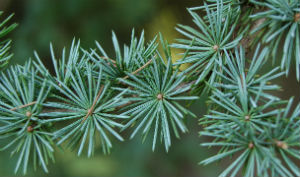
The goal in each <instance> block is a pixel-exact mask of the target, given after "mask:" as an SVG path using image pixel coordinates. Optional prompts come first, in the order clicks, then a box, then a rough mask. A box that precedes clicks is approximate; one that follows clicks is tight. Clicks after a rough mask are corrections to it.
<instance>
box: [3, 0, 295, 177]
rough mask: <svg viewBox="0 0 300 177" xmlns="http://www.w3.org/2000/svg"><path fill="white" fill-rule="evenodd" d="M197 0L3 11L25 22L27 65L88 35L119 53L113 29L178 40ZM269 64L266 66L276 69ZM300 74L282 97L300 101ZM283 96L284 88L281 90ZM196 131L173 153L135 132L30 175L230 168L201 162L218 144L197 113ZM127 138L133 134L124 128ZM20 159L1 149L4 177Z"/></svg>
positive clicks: (15, 6) (194, 174)
mask: <svg viewBox="0 0 300 177" xmlns="http://www.w3.org/2000/svg"><path fill="white" fill-rule="evenodd" d="M201 4H202V1H201V0H200V1H195V0H0V10H1V11H4V12H5V14H4V15H5V16H8V15H9V14H10V13H15V16H14V18H13V21H15V22H17V23H19V26H18V27H17V29H16V30H14V31H13V33H11V34H10V38H11V39H12V40H13V46H12V52H13V53H14V58H13V61H12V62H13V63H24V61H26V60H27V59H28V58H30V57H33V51H34V50H36V51H37V52H38V53H39V55H40V57H41V58H42V59H43V60H44V62H45V63H47V62H48V63H49V62H50V52H49V43H50V42H52V43H53V45H54V48H55V50H56V54H57V55H59V54H60V52H61V50H62V48H63V47H64V46H66V47H68V46H70V44H71V41H72V39H73V38H74V37H76V38H77V39H80V40H81V43H82V47H83V48H94V47H95V43H94V41H95V40H97V41H99V42H100V43H101V45H103V46H104V48H105V50H106V51H108V53H112V42H111V31H112V30H114V31H115V32H116V34H117V36H118V39H119V40H120V42H121V43H128V42H129V39H130V34H131V30H132V28H135V29H136V32H137V33H138V34H140V32H141V30H142V29H144V30H145V34H146V38H147V39H149V40H150V39H152V38H153V37H154V36H155V35H156V34H157V33H158V32H162V33H163V35H164V36H165V38H166V39H168V41H169V42H170V43H171V42H173V40H174V38H177V37H180V35H179V34H178V33H177V32H176V31H175V30H174V27H175V25H176V24H177V23H183V24H188V25H193V24H192V19H191V18H190V16H189V14H188V13H187V11H186V7H192V6H198V5H201ZM270 67H271V66H267V67H266V68H270ZM294 75H295V73H290V76H291V77H289V78H288V79H281V80H278V81H276V83H278V84H280V85H281V86H282V87H283V90H284V91H282V92H280V93H279V94H281V97H282V98H285V99H287V98H289V97H290V96H296V100H299V92H300V91H299V90H300V89H299V88H300V86H299V84H298V83H296V79H295V77H294ZM277 94H278V93H277ZM204 102H205V98H202V99H201V100H200V101H199V102H197V103H195V104H194V105H193V106H192V107H191V109H192V111H193V112H194V113H196V114H197V115H198V116H199V117H201V116H202V115H203V114H205V111H206V105H205V103H204ZM187 126H188V128H189V130H190V132H189V133H187V134H184V135H182V137H181V139H180V140H178V139H173V142H172V147H171V149H170V151H169V153H166V152H165V151H164V147H163V146H162V145H161V146H158V147H157V149H156V151H155V152H152V151H151V138H150V137H148V139H147V140H148V141H146V142H145V143H144V144H141V139H139V138H135V139H133V140H127V141H125V142H123V143H119V142H115V143H114V148H113V149H112V153H111V154H110V155H106V156H105V155H102V153H101V148H100V147H99V148H98V149H97V151H96V154H95V156H94V157H93V158H90V159H88V158H86V157H84V156H82V157H77V156H76V153H74V152H70V151H68V150H66V151H65V152H62V151H60V150H58V149H57V151H56V162H55V164H53V163H51V164H50V166H49V168H50V169H49V171H50V173H49V174H44V173H43V172H42V170H38V171H37V172H33V170H30V173H29V174H28V175H27V176H103V177H201V176H203V177H213V176H217V174H219V173H220V172H221V171H222V166H223V165H226V162H222V163H221V164H212V165H209V166H206V167H203V166H200V165H197V164H198V162H199V161H201V160H203V159H204V158H206V157H209V156H210V155H211V154H212V153H213V152H214V150H213V149H207V148H203V147H200V146H199V144H200V142H204V141H206V139H205V137H201V138H199V137H198V131H200V127H199V126H198V121H197V119H193V118H189V119H188V120H187ZM124 136H125V137H128V135H126V134H124ZM15 160H16V159H15V157H10V154H9V152H8V151H5V152H1V153H0V176H13V175H14V174H13V171H14V167H15Z"/></svg>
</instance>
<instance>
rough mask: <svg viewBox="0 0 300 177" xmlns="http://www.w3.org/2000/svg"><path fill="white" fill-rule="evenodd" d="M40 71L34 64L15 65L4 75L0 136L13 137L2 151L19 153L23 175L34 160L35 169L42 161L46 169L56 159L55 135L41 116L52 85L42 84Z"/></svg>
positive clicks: (0, 85)
mask: <svg viewBox="0 0 300 177" xmlns="http://www.w3.org/2000/svg"><path fill="white" fill-rule="evenodd" d="M36 73H37V72H36V70H34V69H33V68H32V67H29V68H22V67H20V66H15V67H11V68H10V69H9V70H7V71H6V73H2V74H1V77H0V89H1V92H0V95H1V101H0V106H1V107H0V124H1V128H0V139H9V140H11V141H10V142H9V143H8V144H7V145H5V146H4V147H3V148H1V150H7V149H10V150H11V155H15V154H16V155H17V156H18V160H17V165H16V168H15V172H17V171H18V169H19V168H20V167H21V166H23V174H26V172H27V167H28V165H29V164H31V163H29V161H30V160H32V161H33V164H34V167H35V169H36V166H37V164H38V165H41V166H42V167H43V169H44V170H45V171H46V172H47V171H48V170H47V167H46V165H47V164H48V161H49V158H50V159H52V160H54V156H53V151H54V149H53V148H52V140H51V137H52V135H51V132H50V131H49V126H48V125H47V124H44V122H43V119H42V117H41V112H42V110H43V107H42V104H43V103H44V102H45V99H46V98H47V95H48V93H49V91H50V87H49V86H48V85H47V84H46V81H45V82H43V84H42V85H38V82H37V81H36V78H35V75H36ZM32 103H34V104H32ZM24 105H26V106H24ZM2 141H3V140H2Z"/></svg>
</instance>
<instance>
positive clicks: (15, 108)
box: [10, 101, 37, 111]
mask: <svg viewBox="0 0 300 177" xmlns="http://www.w3.org/2000/svg"><path fill="white" fill-rule="evenodd" d="M36 103H37V101H33V102H31V103H27V104H24V105H21V106H18V107H14V108H11V109H10V110H11V111H15V110H17V109H22V108H26V107H28V106H31V105H34V104H36Z"/></svg>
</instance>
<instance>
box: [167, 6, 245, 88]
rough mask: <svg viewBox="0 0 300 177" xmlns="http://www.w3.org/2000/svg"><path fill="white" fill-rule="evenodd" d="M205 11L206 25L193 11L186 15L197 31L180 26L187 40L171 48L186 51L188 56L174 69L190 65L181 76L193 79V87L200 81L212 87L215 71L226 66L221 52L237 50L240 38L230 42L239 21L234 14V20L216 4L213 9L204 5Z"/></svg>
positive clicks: (190, 10) (240, 36) (231, 14)
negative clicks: (235, 48)
mask: <svg viewBox="0 0 300 177" xmlns="http://www.w3.org/2000/svg"><path fill="white" fill-rule="evenodd" d="M204 7H205V11H206V13H207V16H206V17H207V22H206V21H205V20H203V19H202V18H201V17H200V16H199V15H198V14H197V13H196V12H194V11H193V9H189V13H190V14H191V15H192V17H193V19H194V23H195V24H196V25H197V27H198V28H199V30H200V31H197V30H196V29H193V28H191V27H189V26H183V25H179V27H180V28H177V30H178V31H179V32H180V33H181V34H182V35H184V36H185V37H187V38H188V40H187V39H180V40H178V42H179V44H173V45H172V47H175V48H180V49H186V50H188V51H189V53H188V55H189V56H187V57H184V58H183V59H182V60H179V61H178V62H177V63H176V65H181V64H184V63H192V65H191V66H190V67H189V68H188V69H186V70H185V71H184V72H187V73H189V77H194V76H195V80H196V84H198V83H200V82H201V81H203V80H206V81H207V82H209V84H212V83H214V82H215V81H216V80H217V79H216V77H217V75H216V72H214V71H218V70H220V68H221V66H222V65H224V63H225V62H224V57H223V55H222V53H223V52H224V50H229V49H232V48H234V47H235V46H237V45H238V43H239V41H240V40H241V39H242V37H243V36H242V33H241V34H239V35H238V36H237V37H235V38H234V39H233V32H234V30H235V26H236V25H237V23H236V20H237V19H238V17H236V14H235V16H233V12H232V11H230V12H226V11H223V10H222V9H223V8H224V7H223V4H221V3H218V4H217V8H216V9H209V6H208V5H206V4H205V6H204ZM204 7H203V8H204ZM225 7H227V6H225ZM229 8H230V7H229Z"/></svg>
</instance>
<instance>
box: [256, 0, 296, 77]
mask: <svg viewBox="0 0 300 177" xmlns="http://www.w3.org/2000/svg"><path fill="white" fill-rule="evenodd" d="M251 2H252V3H254V4H256V5H257V6H259V7H260V8H262V7H266V8H267V10H266V11H263V12H258V13H256V14H253V15H251V18H253V19H260V20H261V22H260V23H261V24H260V25H258V26H257V28H255V29H254V30H253V31H252V33H261V34H260V35H262V41H263V42H264V43H266V44H268V45H269V46H270V48H271V49H272V51H271V55H272V57H273V63H274V62H275V61H274V60H275V59H277V58H279V57H278V56H282V57H280V58H281V69H283V70H285V71H286V74H288V73H289V70H290V67H291V65H293V62H295V66H296V76H297V80H298V81H299V79H300V71H299V67H300V34H299V31H300V2H299V0H267V1H265V2H260V1H255V0H251ZM282 40H283V41H284V45H280V43H281V41H282ZM278 51H283V52H282V54H281V53H279V52H278ZM293 60H294V61H293Z"/></svg>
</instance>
